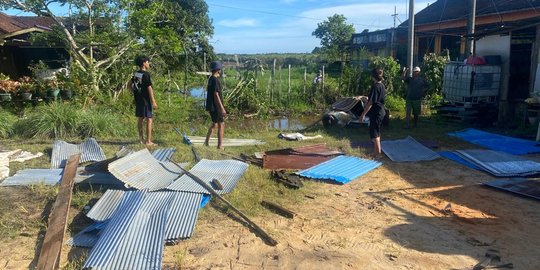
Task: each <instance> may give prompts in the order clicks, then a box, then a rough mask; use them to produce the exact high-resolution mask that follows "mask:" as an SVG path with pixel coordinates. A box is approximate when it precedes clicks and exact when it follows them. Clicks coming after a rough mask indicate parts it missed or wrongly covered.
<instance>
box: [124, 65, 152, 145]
mask: <svg viewBox="0 0 540 270" xmlns="http://www.w3.org/2000/svg"><path fill="white" fill-rule="evenodd" d="M135 64H136V65H137V66H138V67H139V70H138V71H137V72H135V73H134V74H133V77H132V78H131V84H129V88H130V89H131V90H132V91H133V97H134V99H135V116H136V117H137V118H138V122H137V130H138V132H139V141H140V143H141V144H146V146H155V143H153V142H152V124H153V120H152V117H153V110H154V109H156V108H157V103H156V99H155V98H154V90H153V88H152V79H151V77H150V73H148V69H149V68H150V60H149V59H148V57H146V56H139V57H137V58H136V59H135ZM145 121H146V139H145V138H144V132H143V124H144V122H145Z"/></svg>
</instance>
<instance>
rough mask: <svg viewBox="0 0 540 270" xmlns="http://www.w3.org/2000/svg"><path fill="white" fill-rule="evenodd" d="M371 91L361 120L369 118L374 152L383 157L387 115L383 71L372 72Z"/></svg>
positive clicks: (374, 70) (375, 70)
mask: <svg viewBox="0 0 540 270" xmlns="http://www.w3.org/2000/svg"><path fill="white" fill-rule="evenodd" d="M371 80H372V81H373V84H372V85H371V90H370V91H369V95H368V102H367V104H366V106H365V107H364V111H363V112H362V115H360V119H362V120H363V119H364V118H365V117H366V116H367V117H369V136H370V137H371V141H372V142H373V152H374V155H375V156H380V155H381V125H382V122H383V119H384V116H385V115H386V111H385V109H384V102H385V100H386V90H385V88H384V84H383V83H382V81H383V70H382V69H379V68H377V69H373V70H372V71H371Z"/></svg>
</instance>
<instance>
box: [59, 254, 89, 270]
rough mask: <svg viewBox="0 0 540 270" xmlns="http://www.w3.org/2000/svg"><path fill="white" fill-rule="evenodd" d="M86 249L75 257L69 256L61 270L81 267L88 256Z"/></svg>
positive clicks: (75, 269)
mask: <svg viewBox="0 0 540 270" xmlns="http://www.w3.org/2000/svg"><path fill="white" fill-rule="evenodd" d="M88 255H89V254H88V251H83V252H81V254H78V256H76V257H75V258H72V259H71V258H70V259H69V260H68V262H67V264H66V265H64V266H63V267H62V270H79V269H83V265H84V262H85V261H86V259H87V258H88Z"/></svg>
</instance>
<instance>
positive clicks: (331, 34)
mask: <svg viewBox="0 0 540 270" xmlns="http://www.w3.org/2000/svg"><path fill="white" fill-rule="evenodd" d="M346 21H347V18H345V16H343V15H341V14H334V15H333V16H331V17H328V20H327V21H324V22H322V23H318V24H317V29H315V31H313V33H312V35H313V36H315V37H317V38H319V39H320V40H321V50H322V51H323V52H325V53H326V54H327V55H328V57H329V58H331V59H330V60H343V57H344V55H345V54H346V52H345V47H346V45H347V44H348V43H349V42H350V40H351V37H352V35H353V34H354V31H355V30H354V26H353V25H352V24H347V23H346Z"/></svg>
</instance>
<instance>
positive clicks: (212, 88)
mask: <svg viewBox="0 0 540 270" xmlns="http://www.w3.org/2000/svg"><path fill="white" fill-rule="evenodd" d="M222 68H223V66H222V65H221V63H220V62H218V61H214V62H212V63H210V70H211V71H212V75H211V76H210V77H209V78H208V88H207V91H208V92H207V94H206V110H207V111H208V112H209V113H210V117H211V118H212V125H211V126H210V128H209V129H208V133H207V134H206V140H205V141H204V145H206V146H208V143H209V141H210V137H212V133H213V132H214V129H215V128H217V129H218V144H217V148H218V149H223V133H224V132H225V122H224V118H225V116H227V111H225V107H224V106H223V94H222V90H223V88H222V87H221V82H220V81H219V77H220V76H221V72H220V71H221V69H222Z"/></svg>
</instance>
